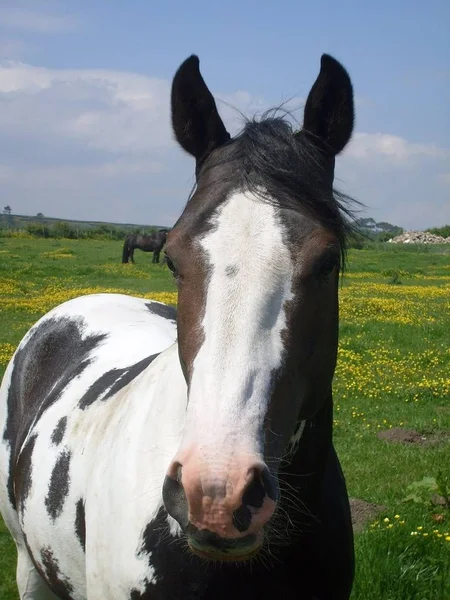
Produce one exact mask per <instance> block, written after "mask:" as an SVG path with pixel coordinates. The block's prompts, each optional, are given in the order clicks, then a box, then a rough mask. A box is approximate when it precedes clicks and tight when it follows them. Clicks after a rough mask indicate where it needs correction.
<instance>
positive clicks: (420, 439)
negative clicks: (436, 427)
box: [377, 427, 450, 446]
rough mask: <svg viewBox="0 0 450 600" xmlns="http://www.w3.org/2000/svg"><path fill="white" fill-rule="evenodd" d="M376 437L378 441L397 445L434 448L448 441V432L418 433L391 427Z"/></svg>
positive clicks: (449, 434) (413, 430)
mask: <svg viewBox="0 0 450 600" xmlns="http://www.w3.org/2000/svg"><path fill="white" fill-rule="evenodd" d="M377 436H378V438H379V439H380V440H385V441H386V442H393V443H397V444H414V445H417V446H435V445H436V444H440V443H441V442H443V441H445V440H450V431H433V432H432V433H420V432H419V431H416V430H415V429H403V428H401V427H393V428H392V429H386V430H384V431H379V432H378V433H377Z"/></svg>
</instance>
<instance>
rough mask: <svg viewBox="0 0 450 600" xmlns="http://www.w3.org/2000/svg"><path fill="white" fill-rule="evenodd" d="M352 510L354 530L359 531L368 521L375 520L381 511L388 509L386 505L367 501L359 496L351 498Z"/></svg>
mask: <svg viewBox="0 0 450 600" xmlns="http://www.w3.org/2000/svg"><path fill="white" fill-rule="evenodd" d="M350 510H351V513H352V525H353V531H354V532H356V533H358V532H359V531H362V530H363V529H364V527H365V526H366V525H367V524H368V523H370V522H371V521H373V520H374V519H375V518H376V516H377V515H378V514H379V513H380V512H382V511H384V510H386V507H385V506H382V505H381V504H374V503H373V502H366V501H365V500H360V499H359V498H350Z"/></svg>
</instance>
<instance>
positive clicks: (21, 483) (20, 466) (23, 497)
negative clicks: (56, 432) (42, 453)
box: [13, 434, 37, 514]
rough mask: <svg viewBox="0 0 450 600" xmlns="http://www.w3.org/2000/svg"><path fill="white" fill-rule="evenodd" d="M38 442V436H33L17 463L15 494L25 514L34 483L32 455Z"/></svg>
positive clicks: (21, 510) (19, 506) (20, 508)
mask: <svg viewBox="0 0 450 600" xmlns="http://www.w3.org/2000/svg"><path fill="white" fill-rule="evenodd" d="M36 440H37V434H34V435H32V436H31V437H30V438H29V439H28V440H27V442H26V444H25V446H24V447H23V448H22V451H21V453H20V455H19V460H18V461H17V468H16V476H15V478H14V483H13V485H14V492H15V494H16V495H17V497H18V498H20V501H19V503H18V508H19V510H20V512H21V513H22V514H23V513H24V510H25V506H26V502H27V500H28V496H29V494H30V490H31V486H32V483H33V471H32V460H31V458H32V455H33V450H34V445H35V443H36Z"/></svg>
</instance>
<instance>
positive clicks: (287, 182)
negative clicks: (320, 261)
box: [190, 108, 361, 269]
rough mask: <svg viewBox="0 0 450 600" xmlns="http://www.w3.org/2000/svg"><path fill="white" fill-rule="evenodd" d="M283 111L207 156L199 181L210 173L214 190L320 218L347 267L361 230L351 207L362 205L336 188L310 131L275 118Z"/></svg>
mask: <svg viewBox="0 0 450 600" xmlns="http://www.w3.org/2000/svg"><path fill="white" fill-rule="evenodd" d="M278 110H279V109H278V108H277V109H271V110H269V111H266V112H265V113H264V114H263V115H262V117H261V118H260V119H259V120H256V118H255V117H253V118H251V119H246V123H245V125H244V127H243V129H242V130H241V132H240V133H238V134H237V136H235V137H234V138H232V139H231V140H230V141H229V142H227V143H225V144H224V145H223V146H221V147H219V148H218V149H217V150H215V151H214V152H212V154H211V155H210V156H209V157H208V158H207V160H206V161H205V163H204V165H202V167H201V170H200V173H199V176H198V177H200V176H204V175H206V174H207V173H208V175H209V177H205V179H206V180H207V184H206V185H207V186H208V187H209V185H212V186H214V185H217V184H230V185H231V184H232V185H234V187H235V188H238V189H241V190H243V191H244V190H248V191H250V192H252V193H253V194H254V195H256V196H257V197H258V198H260V199H261V200H262V201H264V202H268V203H270V204H272V205H275V206H276V207H277V208H283V209H290V210H293V211H296V212H300V213H303V214H305V213H306V214H307V216H310V217H312V218H315V219H317V220H318V221H319V222H320V223H321V224H323V225H324V226H326V227H328V228H330V229H331V230H332V231H333V233H334V234H335V235H336V236H337V238H338V240H339V243H340V247H341V258H342V261H341V268H342V269H344V265H345V258H346V250H347V240H348V236H349V235H350V234H351V233H353V232H354V231H355V230H356V228H355V226H354V224H353V223H352V221H354V220H355V216H354V211H353V209H352V206H351V205H352V204H359V205H361V203H360V202H359V201H357V200H355V199H354V198H352V197H350V196H348V195H346V194H344V193H342V192H340V191H338V190H336V189H335V188H334V187H333V185H332V183H331V181H332V174H333V173H334V158H327V157H326V155H325V153H324V152H323V151H321V150H320V149H319V147H318V144H317V141H313V139H312V137H311V135H310V134H309V133H307V132H305V131H300V132H298V133H296V132H294V129H293V126H292V124H291V123H290V122H289V121H288V120H287V116H288V114H289V113H286V114H285V115H283V116H281V117H280V116H274V114H276V112H277V111H278ZM217 167H221V168H219V169H218V168H217ZM213 170H214V172H213ZM197 185H198V181H197V183H196V184H195V186H194V188H193V190H192V192H191V194H190V197H192V195H193V193H194V192H195V190H196V189H197ZM202 188H203V184H202Z"/></svg>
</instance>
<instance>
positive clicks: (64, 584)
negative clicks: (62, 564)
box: [41, 546, 74, 600]
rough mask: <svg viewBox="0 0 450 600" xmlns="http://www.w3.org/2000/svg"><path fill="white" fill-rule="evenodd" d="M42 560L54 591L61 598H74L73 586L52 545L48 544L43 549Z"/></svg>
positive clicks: (63, 599) (66, 599)
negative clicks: (64, 574)
mask: <svg viewBox="0 0 450 600" xmlns="http://www.w3.org/2000/svg"><path fill="white" fill-rule="evenodd" d="M41 561H42V566H43V568H44V574H45V579H46V581H47V582H48V584H49V586H50V588H51V589H52V591H53V592H55V594H56V595H57V596H58V598H61V600H72V593H73V591H74V589H73V586H72V584H71V583H70V581H69V580H68V579H67V578H65V577H64V576H63V575H62V573H61V572H60V570H59V564H58V561H57V560H56V558H55V556H54V554H53V551H52V549H51V548H50V547H48V546H47V547H45V548H42V549H41Z"/></svg>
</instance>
